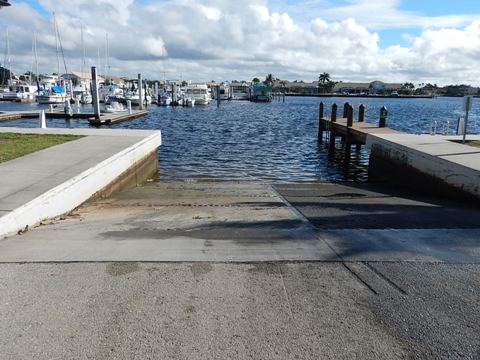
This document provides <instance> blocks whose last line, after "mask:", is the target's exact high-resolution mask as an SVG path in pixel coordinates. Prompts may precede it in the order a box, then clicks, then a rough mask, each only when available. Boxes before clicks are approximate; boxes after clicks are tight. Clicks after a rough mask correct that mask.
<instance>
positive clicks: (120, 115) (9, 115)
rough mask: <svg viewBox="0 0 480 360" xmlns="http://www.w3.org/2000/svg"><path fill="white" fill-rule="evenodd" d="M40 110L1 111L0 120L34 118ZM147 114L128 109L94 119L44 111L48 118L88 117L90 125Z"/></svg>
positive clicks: (115, 121) (83, 117) (55, 111)
mask: <svg viewBox="0 0 480 360" xmlns="http://www.w3.org/2000/svg"><path fill="white" fill-rule="evenodd" d="M40 111H41V110H37V111H1V112H0V122H1V121H13V120H20V119H35V118H38V117H39V116H40ZM147 114H148V111H147V110H132V112H131V113H129V112H128V111H125V112H116V113H106V112H103V113H101V114H100V119H99V120H97V119H95V114H94V113H73V114H72V115H68V114H65V112H64V111H63V110H54V111H45V116H46V117H47V118H49V119H64V118H66V119H88V120H89V122H90V123H91V124H92V125H95V126H99V125H108V124H117V123H120V122H123V121H128V120H132V119H135V118H138V117H141V116H145V115H147Z"/></svg>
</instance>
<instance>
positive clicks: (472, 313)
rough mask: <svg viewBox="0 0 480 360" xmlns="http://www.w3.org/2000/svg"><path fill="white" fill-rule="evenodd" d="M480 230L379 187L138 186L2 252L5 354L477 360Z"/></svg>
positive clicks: (453, 206) (441, 205) (470, 213)
mask: <svg viewBox="0 0 480 360" xmlns="http://www.w3.org/2000/svg"><path fill="white" fill-rule="evenodd" d="M293 210H295V211H293ZM478 224H480V210H479V209H478V208H471V207H467V206H465V205H463V204H458V203H449V202H445V201H439V200H438V199H432V198H425V197H422V196H413V195H412V193H411V192H403V191H401V190H400V189H398V188H395V189H393V190H392V189H391V188H388V187H382V186H380V185H378V186H372V185H366V184H363V185H359V184H352V183H343V184H326V183H294V184H289V183H283V184H265V183H261V182H252V181H246V182H237V181H230V182H222V181H212V180H205V181H172V182H152V183H148V184H145V185H143V186H140V187H135V188H132V189H129V190H124V191H121V192H119V193H116V194H114V195H113V196H112V197H110V198H107V199H96V200H92V201H90V202H88V203H87V204H85V205H84V206H82V207H80V208H79V209H77V210H75V211H74V212H72V213H71V214H70V215H69V216H66V217H65V219H57V220H55V221H53V222H52V223H50V224H46V225H45V226H41V227H39V228H37V229H33V230H32V231H29V232H27V233H25V234H23V235H17V236H14V237H11V238H9V239H6V240H3V241H1V242H0V270H1V271H0V284H1V285H2V299H3V302H2V304H1V305H0V306H1V308H2V311H1V312H0V320H1V321H0V334H1V335H2V336H1V337H0V339H1V340H0V345H1V346H0V348H1V349H2V350H1V351H0V354H1V353H2V351H4V352H5V353H6V354H15V355H17V356H16V357H15V356H14V358H18V359H25V358H35V359H42V360H43V359H45V360H46V359H52V358H63V359H64V358H77V357H79V356H85V357H88V358H99V359H100V358H102V359H103V358H111V357H114V358H118V359H133V358H142V359H152V360H153V359H158V358H169V359H204V358H209V359H250V358H255V359H272V360H273V359H275V360H276V359H292V358H299V359H319V358H326V359H339V358H344V359H350V358H361V359H408V358H415V359H441V358H445V359H446V358H448V359H476V358H478V356H477V355H478V354H479V352H478V351H479V350H480V342H479V337H478V333H479V332H480V312H479V311H478V304H479V299H480V292H479V289H480V286H478V279H480V267H479V264H480V252H479V249H480V243H479V240H478V233H479V229H478ZM25 324H28V325H25ZM39 334H41V335H39ZM20 335H21V338H35V339H37V337H38V340H37V341H27V342H21V341H18V338H19V337H20Z"/></svg>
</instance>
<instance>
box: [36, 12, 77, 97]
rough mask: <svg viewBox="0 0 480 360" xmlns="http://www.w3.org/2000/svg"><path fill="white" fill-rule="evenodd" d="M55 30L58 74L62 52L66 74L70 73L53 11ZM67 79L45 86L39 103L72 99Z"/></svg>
mask: <svg viewBox="0 0 480 360" xmlns="http://www.w3.org/2000/svg"><path fill="white" fill-rule="evenodd" d="M53 30H54V33H55V47H56V52H57V74H59V73H60V56H59V55H60V53H61V54H62V59H63V66H64V68H65V74H68V70H67V63H66V61H65V55H64V53H63V46H62V39H61V37H60V32H59V30H58V25H57V19H56V18H55V13H53ZM66 90H67V89H66V83H65V81H62V80H60V81H57V83H56V85H54V86H51V87H50V88H46V87H45V88H43V90H41V91H39V94H38V95H37V102H38V103H39V104H61V103H65V101H67V100H68V101H70V95H69V94H68V91H66Z"/></svg>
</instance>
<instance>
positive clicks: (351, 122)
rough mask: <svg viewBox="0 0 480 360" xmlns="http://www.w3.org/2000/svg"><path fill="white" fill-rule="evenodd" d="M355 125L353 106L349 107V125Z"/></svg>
mask: <svg viewBox="0 0 480 360" xmlns="http://www.w3.org/2000/svg"><path fill="white" fill-rule="evenodd" d="M352 126H353V106H350V105H349V106H348V108H347V127H352Z"/></svg>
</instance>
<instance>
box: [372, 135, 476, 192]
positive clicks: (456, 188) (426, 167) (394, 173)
mask: <svg viewBox="0 0 480 360" xmlns="http://www.w3.org/2000/svg"><path fill="white" fill-rule="evenodd" d="M476 138H480V137H478V136H477V137H476ZM451 140H458V137H452V136H430V135H410V134H388V135H384V134H369V135H368V136H367V146H368V147H370V149H371V156H370V164H369V171H370V172H371V174H372V175H373V176H375V177H382V178H388V179H389V180H393V181H394V182H398V183H402V184H403V185H409V186H413V187H415V188H417V189H421V190H427V191H429V192H435V193H437V194H438V193H440V194H444V195H445V196H449V197H462V198H464V199H470V200H471V199H472V198H477V199H480V156H479V154H480V149H479V148H475V147H471V146H467V145H462V144H459V143H456V142H453V141H451Z"/></svg>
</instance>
